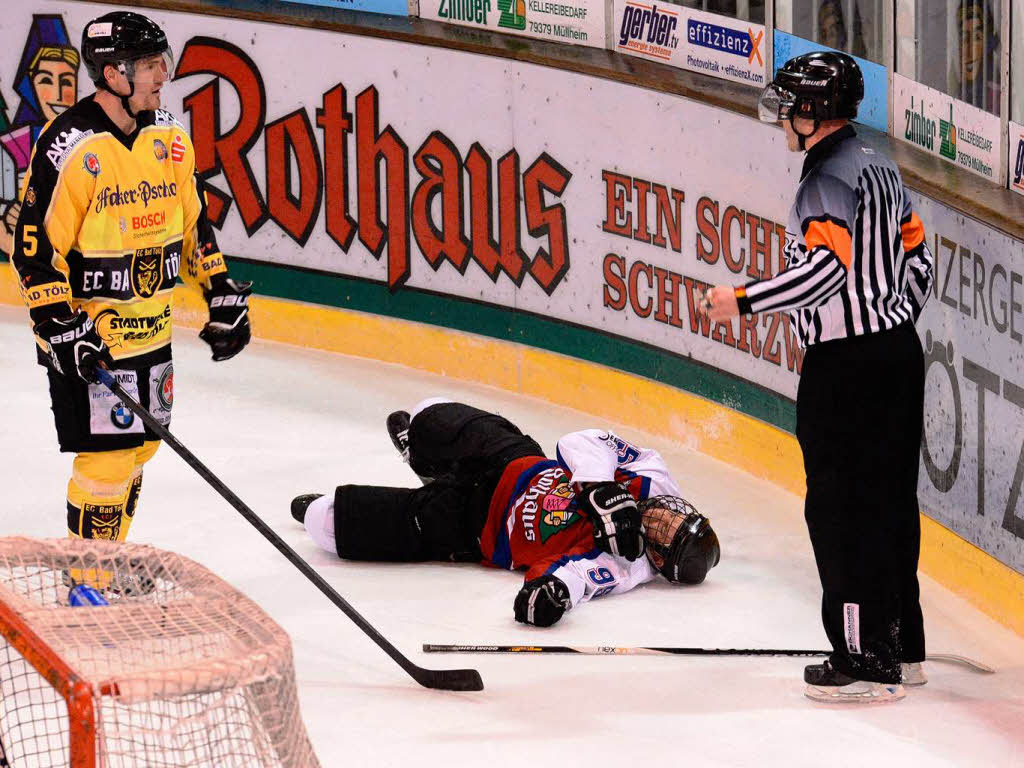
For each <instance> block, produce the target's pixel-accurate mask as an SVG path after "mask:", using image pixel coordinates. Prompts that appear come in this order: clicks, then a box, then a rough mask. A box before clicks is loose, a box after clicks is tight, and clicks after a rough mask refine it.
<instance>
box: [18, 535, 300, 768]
mask: <svg viewBox="0 0 1024 768" xmlns="http://www.w3.org/2000/svg"><path fill="white" fill-rule="evenodd" d="M70 574H77V575H80V576H82V578H84V579H85V580H86V581H88V578H89V574H93V575H95V574H106V575H107V580H109V577H111V576H112V577H113V579H114V582H113V583H114V586H115V588H113V589H111V588H108V589H106V590H103V591H102V592H101V594H103V595H104V597H106V598H108V599H109V605H99V606H82V607H72V606H70V605H69V603H68V592H69V590H68V586H67V584H68V581H69V579H70ZM100 581H102V579H101V580H100ZM118 585H120V589H119V590H118V589H117V588H116V587H117V586H118ZM129 587H131V589H129ZM0 635H2V638H0V741H2V745H3V749H4V753H5V757H6V760H7V761H9V763H10V765H12V766H15V768H22V767H23V766H24V767H26V768H27V767H28V766H32V767H33V768H35V767H36V766H38V767H39V768H50V767H51V766H52V767H56V766H61V767H63V766H69V767H71V768H122V767H123V768H128V767H129V766H133V767H137V768H143V767H145V768H170V767H171V766H173V767H174V768H182V767H184V766H189V768H192V767H193V766H216V768H233V767H234V766H238V767H239V768H241V767H242V766H245V768H254V767H256V768H271V767H274V768H278V767H288V768H292V767H294V768H305V767H306V766H318V765H319V763H318V762H317V759H316V756H315V755H314V753H313V749H312V747H311V746H310V743H309V739H308V737H307V735H306V731H305V727H304V726H303V723H302V720H301V718H300V716H299V705H298V699H297V695H296V688H295V674H294V667H293V663H292V652H291V643H290V641H289V639H288V636H287V635H286V634H285V632H284V631H283V630H282V629H281V628H280V627H278V626H277V624H275V623H274V621H273V620H272V619H271V618H270V617H269V616H267V614H266V613H264V611H263V610H262V609H260V608H259V606H257V605H256V604H255V603H253V602H252V601H251V600H249V599H248V598H247V597H245V595H243V594H241V593H240V592H239V591H238V590H236V589H234V588H233V587H231V586H230V585H229V584H227V583H226V582H225V581H223V580H222V579H220V578H218V577H217V576H216V575H214V574H213V573H211V572H210V571H209V570H207V569H206V568H204V567H203V566H201V565H199V564H198V563H195V562H193V561H191V560H189V559H187V558H185V557H181V556H180V555H176V554H174V553H171V552H165V551H162V550H159V549H155V548H153V547H149V546H145V545H138V544H128V543H122V542H109V541H80V540H70V539H54V540H38V539H27V538H0ZM0 765H2V762H0Z"/></svg>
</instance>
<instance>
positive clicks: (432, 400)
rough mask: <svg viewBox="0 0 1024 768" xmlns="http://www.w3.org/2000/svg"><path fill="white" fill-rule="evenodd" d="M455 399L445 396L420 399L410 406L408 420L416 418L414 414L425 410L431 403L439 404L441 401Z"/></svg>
mask: <svg viewBox="0 0 1024 768" xmlns="http://www.w3.org/2000/svg"><path fill="white" fill-rule="evenodd" d="M454 402H455V401H454V400H452V399H450V398H447V397H428V398H427V399H426V400H420V401H419V402H418V403H416V405H414V406H413V407H412V412H411V413H410V414H409V421H412V420H413V419H415V418H416V414H417V413H419V412H420V411H425V410H426V409H427V408H429V407H430V406H432V405H440V404H441V403H454Z"/></svg>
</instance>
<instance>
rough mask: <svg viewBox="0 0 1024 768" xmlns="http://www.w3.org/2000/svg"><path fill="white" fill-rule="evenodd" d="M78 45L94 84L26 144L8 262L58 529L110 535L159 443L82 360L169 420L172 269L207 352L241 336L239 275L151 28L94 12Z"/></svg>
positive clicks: (239, 341)
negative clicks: (195, 308)
mask: <svg viewBox="0 0 1024 768" xmlns="http://www.w3.org/2000/svg"><path fill="white" fill-rule="evenodd" d="M81 50H82V58H83V60H84V61H85V65H86V69H87V71H88V73H89V76H90V77H91V78H92V80H93V82H94V83H95V84H96V93H95V94H94V95H92V96H90V97H87V98H85V99H82V100H81V101H79V102H78V103H77V104H75V105H74V106H73V107H71V108H70V109H68V110H66V111H65V112H63V113H62V114H60V115H58V116H57V117H56V118H55V119H54V120H52V121H51V122H50V123H49V124H48V125H47V126H46V128H45V129H44V130H43V132H42V133H41V134H40V136H39V139H38V141H37V142H36V145H35V148H34V150H33V156H32V161H31V164H30V168H29V173H28V176H27V177H26V179H25V183H24V188H23V193H22V208H21V213H20V216H19V218H18V225H17V228H16V232H15V248H14V253H13V254H12V262H13V264H14V267H15V269H16V270H17V272H18V276H19V279H20V284H21V290H22V293H23V295H24V297H25V301H26V303H27V304H28V308H29V312H30V314H31V317H32V322H33V323H34V326H33V329H34V331H35V334H36V341H37V344H38V358H39V362H40V364H41V365H44V366H45V367H46V368H47V376H48V378H49V385H50V396H51V399H52V402H53V413H54V419H55V422H56V427H57V439H58V442H59V444H60V450H61V451H65V452H71V453H75V454H77V455H76V457H75V459H74V465H73V469H72V475H71V480H70V482H69V483H68V493H67V511H68V530H69V534H70V535H71V536H75V537H81V538H94V539H119V540H123V539H124V538H125V536H126V535H127V533H128V527H129V526H130V525H131V521H132V517H133V515H134V514H135V508H136V504H137V503H138V498H139V490H140V487H141V483H142V467H143V465H144V464H145V462H146V461H147V460H148V459H149V458H151V457H152V456H153V454H154V453H155V452H156V449H157V447H158V446H159V440H158V439H157V437H156V435H154V434H153V433H152V432H150V431H149V430H148V429H147V428H146V427H145V425H144V424H143V423H142V422H141V420H140V419H136V418H135V417H134V414H132V413H131V411H129V410H127V409H126V408H125V407H124V406H123V405H122V404H121V403H120V402H119V401H118V399H117V398H116V397H114V396H113V395H112V394H111V393H110V392H109V391H108V390H107V389H106V388H105V387H103V386H102V385H101V384H98V383H96V382H95V378H94V373H93V372H94V370H95V366H96V365H98V364H102V365H105V366H106V367H108V368H110V369H111V370H112V371H113V372H114V373H115V376H116V378H117V380H118V381H119V382H120V384H121V386H123V387H124V388H125V389H126V390H127V391H128V392H129V393H131V394H132V395H133V396H135V397H136V398H138V400H139V401H140V402H141V403H142V404H143V406H145V407H146V408H148V409H149V411H150V412H151V413H152V414H153V415H154V416H155V417H156V418H157V420H158V421H160V422H161V423H163V424H167V423H169V421H170V417H171V403H172V401H173V369H172V366H171V325H170V319H171V297H172V290H173V288H174V283H175V280H176V278H177V277H178V276H179V273H180V276H181V277H182V279H183V280H184V281H185V282H186V283H187V284H189V285H192V286H194V287H196V288H197V289H201V290H202V291H203V293H204V295H205V297H206V300H207V304H208V306H209V308H210V321H209V323H207V324H206V326H205V327H204V328H203V330H202V332H201V333H200V338H202V339H203V340H204V341H206V342H207V343H208V344H209V345H210V347H211V348H212V350H213V359H214V360H227V359H228V358H231V357H233V356H234V355H236V354H238V352H240V351H241V350H242V349H243V348H244V347H245V345H246V344H247V343H248V341H249V335H250V334H249V319H248V300H249V294H250V291H251V284H250V283H248V282H236V281H234V280H232V279H230V278H229V277H228V275H227V267H226V266H225V263H224V258H223V256H222V255H221V253H220V251H219V249H218V247H217V242H216V238H215V237H214V234H213V231H212V229H211V226H210V223H209V220H208V218H207V216H206V210H205V198H204V196H203V194H202V190H201V188H200V182H199V180H198V179H197V178H196V175H195V155H194V150H193V147H192V142H191V139H190V138H189V136H188V134H187V133H186V131H185V129H184V127H183V126H182V125H181V124H180V123H179V122H178V121H177V120H176V119H175V118H174V117H173V116H172V115H170V114H169V113H167V112H165V111H163V110H161V109H160V91H161V88H162V87H163V85H164V84H165V83H166V82H167V80H168V79H169V78H170V77H171V74H172V72H173V62H172V59H171V53H170V50H169V48H168V45H167V38H166V36H165V35H164V33H163V31H162V30H161V29H160V27H158V26H157V25H156V24H155V23H153V22H152V21H151V20H149V19H147V18H145V17H144V16H140V15H139V14H136V13H128V12H116V13H108V14H106V15H104V16H101V17H99V18H98V19H95V20H93V21H91V22H89V24H87V25H86V27H85V30H84V32H83V34H82V48H81ZM102 586H106V585H105V584H104V585H102Z"/></svg>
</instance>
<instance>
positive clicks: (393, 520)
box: [334, 477, 483, 562]
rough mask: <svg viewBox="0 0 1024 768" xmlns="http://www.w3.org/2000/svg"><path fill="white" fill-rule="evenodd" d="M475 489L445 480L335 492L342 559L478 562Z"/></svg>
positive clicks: (351, 487)
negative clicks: (403, 486) (426, 483)
mask: <svg viewBox="0 0 1024 768" xmlns="http://www.w3.org/2000/svg"><path fill="white" fill-rule="evenodd" d="M474 488H475V486H473V485H467V484H465V483H461V482H458V481H456V480H454V479H451V478H445V477H441V478H438V479H436V480H435V481H434V482H432V483H430V484H429V485H426V486H424V487H422V488H382V487H380V486H372V485H343V486H340V487H339V488H338V489H337V490H336V491H335V492H334V535H335V539H336V541H337V547H338V555H339V556H340V557H344V558H346V559H349V560H384V561H392V562H410V561H418V560H458V561H466V560H470V561H471V560H479V559H480V529H481V528H482V526H483V523H482V519H483V516H482V515H480V514H479V511H480V510H479V509H477V507H478V506H479V505H480V500H479V499H478V498H477V495H476V494H474V493H473V490H474Z"/></svg>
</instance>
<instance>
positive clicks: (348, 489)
mask: <svg viewBox="0 0 1024 768" xmlns="http://www.w3.org/2000/svg"><path fill="white" fill-rule="evenodd" d="M543 455H544V453H543V451H542V450H541V447H540V446H539V445H537V443H536V442H535V441H534V440H533V438H531V437H529V436H528V435H524V434H523V433H522V432H520V431H519V429H518V428H517V427H516V426H515V425H514V424H512V423H511V422H510V421H508V420H507V419H505V418H503V417H501V416H498V415H497V414H493V413H487V412H486V411H481V410H480V409H478V408H473V407H471V406H468V405H464V404H462V403H439V404H437V405H432V406H430V407H428V408H426V409H424V410H423V411H421V412H420V413H418V414H416V416H415V417H414V418H413V420H412V423H411V424H410V426H409V465H410V466H411V467H412V468H413V470H414V471H415V472H416V473H417V474H419V475H422V476H425V477H433V478H435V479H434V480H433V481H432V482H429V483H427V484H426V485H424V486H423V487H421V488H385V487H381V486H368V485H342V486H339V487H338V488H337V489H336V490H335V492H334V532H335V538H336V541H337V547H338V555H339V556H340V557H343V558H346V559H350V560H387V561H416V560H457V561H478V560H480V558H481V552H480V533H481V531H482V530H483V527H484V523H485V522H486V519H487V510H488V507H489V506H490V502H491V496H492V495H493V493H494V488H495V486H496V485H497V484H498V480H499V479H500V477H501V474H502V472H503V471H504V470H505V467H506V466H508V464H509V462H511V461H512V460H513V459H518V458H520V457H523V456H543Z"/></svg>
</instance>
